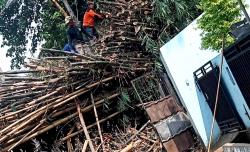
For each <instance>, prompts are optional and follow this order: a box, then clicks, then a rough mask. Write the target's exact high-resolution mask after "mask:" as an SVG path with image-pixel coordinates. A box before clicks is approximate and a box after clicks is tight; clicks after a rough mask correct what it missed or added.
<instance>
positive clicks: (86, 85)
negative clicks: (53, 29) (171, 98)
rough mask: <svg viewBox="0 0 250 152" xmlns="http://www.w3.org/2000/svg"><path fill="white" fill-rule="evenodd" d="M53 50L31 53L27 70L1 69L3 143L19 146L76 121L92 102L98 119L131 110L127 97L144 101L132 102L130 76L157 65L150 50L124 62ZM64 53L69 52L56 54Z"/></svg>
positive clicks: (6, 146)
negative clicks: (37, 54) (36, 55)
mask: <svg viewBox="0 0 250 152" xmlns="http://www.w3.org/2000/svg"><path fill="white" fill-rule="evenodd" d="M46 52H48V51H46ZM49 52H50V53H52V54H53V55H52V56H51V57H48V53H47V57H44V58H41V59H30V62H29V63H27V64H26V67H29V69H28V70H21V71H10V72H2V73H1V74H2V75H3V76H4V77H3V79H4V81H3V82H2V83H1V88H0V97H1V98H0V103H1V107H0V108H1V111H0V113H1V116H0V124H1V126H0V129H1V131H0V134H1V138H0V143H1V145H2V147H5V148H7V149H9V148H12V147H15V146H16V145H18V144H20V143H23V142H26V141H28V140H30V139H32V138H34V137H36V136H38V135H41V134H43V133H46V132H47V131H49V130H51V129H53V128H56V127H58V126H60V125H65V124H68V125H69V123H72V126H73V124H74V123H76V121H78V120H77V117H78V116H80V115H81V114H82V113H83V115H84V116H85V113H88V112H90V111H92V112H93V107H95V108H96V109H97V115H96V117H98V121H99V122H98V123H102V122H105V121H106V120H107V119H111V118H113V117H115V116H117V115H119V113H121V112H123V110H126V102H127V104H133V106H135V105H136V104H138V103H139V102H136V101H134V100H133V102H134V103H129V102H132V101H130V99H129V98H130V97H129V95H128V94H129V92H130V91H131V84H130V81H131V80H132V79H134V78H135V77H137V76H141V75H142V74H143V73H145V72H149V71H151V70H152V68H153V66H152V64H151V63H150V59H148V57H147V56H145V57H141V58H138V57H134V58H130V60H127V62H126V61H125V62H124V61H122V62H121V60H124V58H117V59H116V60H112V59H111V58H110V57H109V58H108V59H106V58H105V57H95V56H84V55H83V56H81V55H77V54H70V53H64V52H56V51H51V50H50V51H49ZM60 53H61V54H68V56H63V55H61V56H58V55H57V56H56V55H55V54H60ZM21 73H25V74H24V75H20V74H21ZM123 98H124V99H123ZM121 100H123V101H121ZM124 100H125V102H124ZM137 101H138V100H137ZM105 106H106V109H105ZM118 107H121V108H120V109H119V108H118ZM124 107H125V108H124ZM77 108H78V109H77ZM77 110H78V111H77ZM80 111H81V112H80ZM90 113H91V112H90ZM86 115H87V114H86ZM93 116H95V115H94V114H89V115H87V117H88V118H85V119H88V121H90V122H89V123H90V124H86V126H83V127H87V128H90V127H92V126H95V125H96V121H95V120H96V119H95V117H93ZM72 120H73V122H72ZM83 130H84V128H82V130H81V131H83ZM72 134H74V133H72Z"/></svg>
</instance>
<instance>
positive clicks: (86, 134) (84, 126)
mask: <svg viewBox="0 0 250 152" xmlns="http://www.w3.org/2000/svg"><path fill="white" fill-rule="evenodd" d="M76 107H77V111H78V115H79V118H80V122H81V125H82V128H83V131H84V134H85V137H86V138H87V140H89V147H90V150H91V152H95V148H94V145H93V143H92V141H91V138H90V136H89V132H88V129H87V127H86V124H85V121H84V118H83V116H82V113H81V108H80V105H79V103H78V101H76Z"/></svg>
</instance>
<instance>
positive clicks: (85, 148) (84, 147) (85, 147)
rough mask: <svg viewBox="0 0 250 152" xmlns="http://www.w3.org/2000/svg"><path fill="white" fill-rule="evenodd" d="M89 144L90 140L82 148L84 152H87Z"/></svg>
mask: <svg viewBox="0 0 250 152" xmlns="http://www.w3.org/2000/svg"><path fill="white" fill-rule="evenodd" d="M88 144H89V140H85V141H84V144H83V147H82V152H86V150H87V146H88Z"/></svg>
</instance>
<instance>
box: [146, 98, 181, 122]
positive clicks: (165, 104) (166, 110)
mask: <svg viewBox="0 0 250 152" xmlns="http://www.w3.org/2000/svg"><path fill="white" fill-rule="evenodd" d="M145 108H146V111H147V113H148V115H149V117H150V119H151V122H152V123H155V122H158V121H160V120H162V119H165V118H167V117H169V116H171V115H173V114H176V113H177V112H179V111H182V109H181V108H180V106H179V105H178V104H177V102H176V101H175V99H174V98H173V97H172V96H167V97H165V98H162V99H160V100H158V101H156V102H153V103H150V104H147V105H145Z"/></svg>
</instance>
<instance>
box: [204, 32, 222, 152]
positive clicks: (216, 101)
mask: <svg viewBox="0 0 250 152" xmlns="http://www.w3.org/2000/svg"><path fill="white" fill-rule="evenodd" d="M224 41H225V37H224V36H223V40H222V50H221V53H220V54H221V63H220V68H219V80H218V84H217V91H216V99H215V106H214V112H213V121H212V125H211V130H210V132H211V134H210V137H209V144H208V152H210V149H211V143H212V137H213V133H214V122H215V115H216V112H217V105H218V98H219V91H220V81H221V75H222V65H223V52H224Z"/></svg>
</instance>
